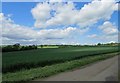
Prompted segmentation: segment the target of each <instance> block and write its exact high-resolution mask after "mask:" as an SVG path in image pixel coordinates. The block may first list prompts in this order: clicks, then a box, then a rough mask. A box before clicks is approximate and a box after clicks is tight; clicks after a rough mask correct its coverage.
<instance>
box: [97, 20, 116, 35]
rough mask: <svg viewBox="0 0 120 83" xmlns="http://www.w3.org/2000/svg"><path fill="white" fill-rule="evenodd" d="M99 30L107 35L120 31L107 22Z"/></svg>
mask: <svg viewBox="0 0 120 83" xmlns="http://www.w3.org/2000/svg"><path fill="white" fill-rule="evenodd" d="M99 29H100V30H102V32H104V33H105V34H108V35H109V34H117V33H118V29H117V27H116V26H115V25H113V24H112V23H111V22H109V21H106V22H104V23H103V25H101V26H99Z"/></svg>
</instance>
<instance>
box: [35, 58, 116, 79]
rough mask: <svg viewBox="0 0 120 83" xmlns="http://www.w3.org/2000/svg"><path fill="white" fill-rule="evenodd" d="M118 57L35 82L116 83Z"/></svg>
mask: <svg viewBox="0 0 120 83" xmlns="http://www.w3.org/2000/svg"><path fill="white" fill-rule="evenodd" d="M117 80H118V56H115V57H113V58H110V59H107V60H104V61H100V62H97V63H94V64H91V65H87V66H86V67H84V68H79V69H74V70H71V71H67V72H63V73H60V74H57V75H54V76H51V77H48V78H45V79H42V80H41V79H40V80H39V79H38V80H36V81H117Z"/></svg>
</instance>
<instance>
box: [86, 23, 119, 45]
mask: <svg viewBox="0 0 120 83" xmlns="http://www.w3.org/2000/svg"><path fill="white" fill-rule="evenodd" d="M98 28H99V29H100V30H101V31H102V33H98V34H91V35H88V36H87V37H88V38H90V39H92V40H96V41H101V42H102V41H104V42H107V43H108V42H110V41H116V42H118V29H117V27H116V26H115V25H113V24H112V23H111V22H109V21H106V22H104V23H103V24H102V25H101V26H99V27H98Z"/></svg>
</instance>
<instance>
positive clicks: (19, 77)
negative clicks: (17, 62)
mask: <svg viewBox="0 0 120 83" xmlns="http://www.w3.org/2000/svg"><path fill="white" fill-rule="evenodd" d="M117 54H118V53H110V54H102V55H96V56H92V57H86V58H82V59H79V60H73V61H68V62H64V63H60V64H55V65H51V66H45V67H42V68H32V69H30V70H22V71H18V72H15V73H7V74H3V77H2V78H3V83H6V82H8V81H9V83H10V82H11V83H15V82H22V83H23V82H24V81H30V80H34V79H36V78H39V79H40V78H45V77H48V76H51V75H54V74H57V73H60V72H64V71H66V70H70V69H73V68H77V67H81V66H84V65H87V64H90V63H93V62H96V61H100V60H104V59H107V58H110V57H113V56H115V55H117Z"/></svg>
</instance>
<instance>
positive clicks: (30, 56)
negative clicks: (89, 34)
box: [2, 46, 118, 73]
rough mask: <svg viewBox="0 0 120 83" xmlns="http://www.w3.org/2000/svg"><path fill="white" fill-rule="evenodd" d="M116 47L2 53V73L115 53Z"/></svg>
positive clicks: (40, 49)
mask: <svg viewBox="0 0 120 83" xmlns="http://www.w3.org/2000/svg"><path fill="white" fill-rule="evenodd" d="M117 51H118V47H113V46H111V47H69V48H46V49H42V48H39V49H36V50H28V51H17V52H5V53H3V57H2V58H3V59H2V60H3V65H2V66H3V67H2V68H3V73H6V72H15V71H18V70H22V69H30V68H35V67H43V66H46V65H52V64H56V63H61V62H65V61H70V60H76V59H80V58H83V57H87V56H93V55H96V54H104V53H112V52H117Z"/></svg>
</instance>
